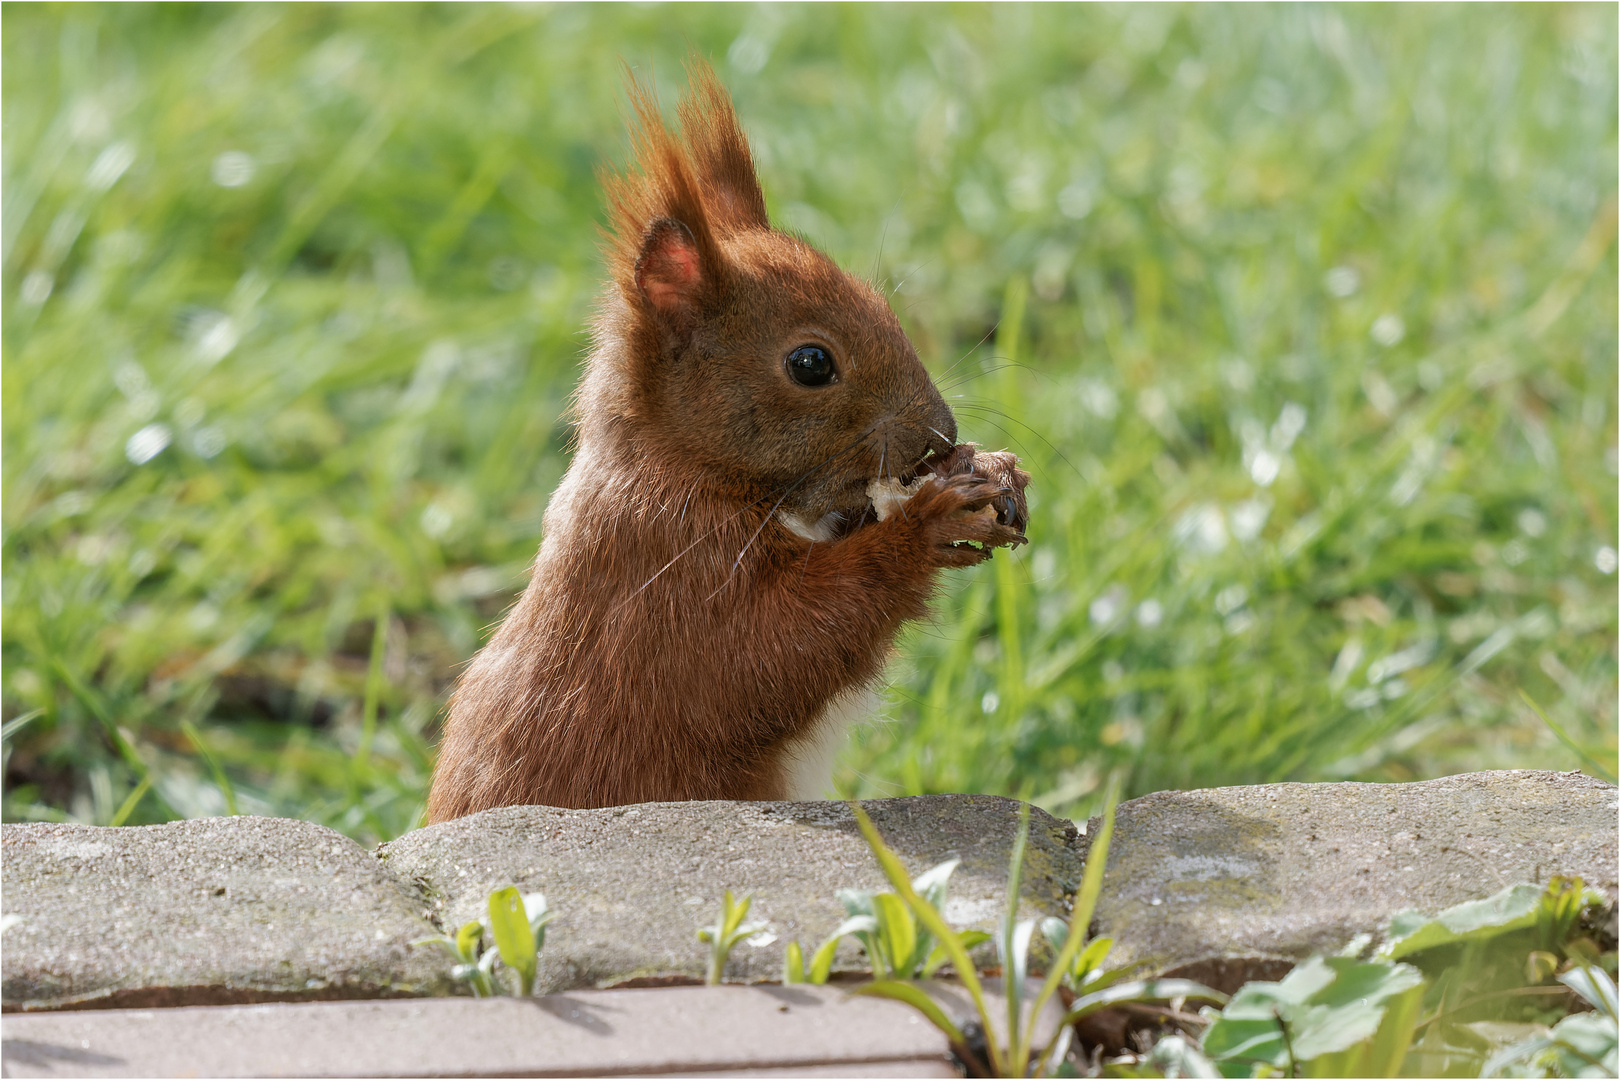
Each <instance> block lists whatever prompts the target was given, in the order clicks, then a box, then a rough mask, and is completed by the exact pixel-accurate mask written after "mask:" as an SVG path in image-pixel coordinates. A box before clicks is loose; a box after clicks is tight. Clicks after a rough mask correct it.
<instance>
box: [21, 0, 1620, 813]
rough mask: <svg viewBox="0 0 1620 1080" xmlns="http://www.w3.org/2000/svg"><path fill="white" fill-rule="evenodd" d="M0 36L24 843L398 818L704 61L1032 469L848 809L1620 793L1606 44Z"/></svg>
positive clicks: (450, 30)
mask: <svg viewBox="0 0 1620 1080" xmlns="http://www.w3.org/2000/svg"><path fill="white" fill-rule="evenodd" d="M3 19H4V71H3V80H4V83H3V87H4V95H3V96H4V103H3V110H4V113H3V115H4V218H3V229H4V249H3V257H4V289H3V304H4V311H3V317H4V322H3V335H4V337H3V344H4V378H3V420H4V432H3V441H4V462H3V475H4V569H3V573H4V603H5V619H4V630H3V639H0V648H3V655H0V660H3V682H0V689H3V708H4V717H5V721H6V724H5V739H4V746H5V751H4V752H5V792H4V808H3V814H4V819H5V820H7V821H20V820H35V819H44V820H78V821H85V822H93V823H98V824H107V823H115V822H130V823H141V822H152V821H160V820H165V819H168V818H172V817H176V816H193V815H206V814H219V813H227V812H236V811H240V812H256V813H274V814H284V815H291V816H298V817H305V818H309V819H312V820H316V821H321V822H324V823H327V824H330V825H332V826H334V827H336V828H339V829H342V830H344V831H346V832H348V833H350V834H352V835H354V836H356V837H358V838H360V839H363V840H376V839H381V838H388V837H392V836H394V835H397V834H398V833H400V832H402V831H404V830H405V829H407V828H409V827H411V826H412V825H413V823H414V822H415V821H416V820H417V817H418V815H419V813H420V811H421V806H422V802H423V797H424V793H425V785H426V781H427V777H428V774H429V771H430V768H431V761H432V755H433V744H434V740H435V738H436V725H437V721H438V716H439V711H440V709H441V707H442V705H443V702H444V700H445V696H446V693H447V691H448V688H449V686H450V683H451V680H452V679H453V676H454V672H455V670H456V668H457V665H458V664H460V663H461V662H463V661H465V660H466V659H467V657H469V656H470V655H471V654H472V652H473V651H474V650H475V649H476V648H477V647H478V645H479V643H480V641H481V640H482V639H483V637H484V636H485V635H486V634H487V633H488V632H489V629H490V626H491V624H492V623H493V622H494V621H495V620H496V619H497V618H498V617H499V615H500V614H501V612H502V611H503V610H504V609H505V607H506V606H507V605H508V604H509V603H510V601H511V600H512V598H513V597H514V595H515V593H516V591H517V590H519V589H520V588H521V585H522V583H523V580H524V571H525V565H526V564H527V562H528V560H529V559H530V558H532V556H533V553H534V549H535V547H536V544H537V542H538V540H539V523H540V515H541V512H542V511H543V509H544V507H545V504H546V500H547V497H548V495H549V493H550V491H551V489H552V487H553V486H554V485H555V483H556V482H557V480H558V478H559V477H560V476H561V474H562V471H563V469H564V468H565V466H566V462H567V453H568V429H567V426H566V424H565V423H564V421H563V420H562V419H561V418H560V417H561V413H562V410H563V408H564V405H565V402H566V399H567V395H568V393H569V391H570V388H571V386H572V384H573V381H574V379H575V377H576V374H577V372H578V366H579V362H580V360H581V358H582V355H583V350H584V346H585V335H584V332H583V327H584V324H585V321H586V319H587V318H588V316H589V312H590V309H591V304H592V302H593V297H594V295H595V293H596V290H597V289H598V281H599V264H598V259H597V255H596V248H595V244H596V231H595V230H596V228H597V224H598V222H599V221H601V220H602V212H601V205H600V199H599V193H598V190H597V184H596V181H595V179H594V175H593V172H594V170H595V169H597V168H598V167H600V166H602V165H603V164H604V163H609V162H614V161H618V160H622V157H623V154H624V152H625V145H626V140H625V137H624V134H623V128H622V122H621V118H620V110H621V103H622V100H623V97H622V89H621V85H622V84H621V76H620V69H619V64H620V59H621V58H623V59H624V60H625V61H627V62H629V63H630V64H631V65H633V66H634V67H635V68H636V69H637V70H638V71H641V72H643V73H647V72H652V73H654V74H655V76H656V81H657V83H658V85H659V86H660V87H661V89H662V96H663V99H664V101H665V104H666V106H672V105H673V102H674V99H675V97H676V93H677V90H678V87H679V85H680V82H681V67H680V60H681V57H682V56H683V55H684V54H685V53H686V51H687V50H688V49H689V48H696V49H697V50H699V51H701V52H703V53H705V54H706V55H709V56H711V57H712V58H713V59H714V61H715V63H716V66H717V68H718V69H719V71H720V73H721V76H722V78H723V79H724V80H725V81H726V82H727V84H728V85H729V86H730V87H731V89H732V91H733V93H734V95H735V97H736V100H737V104H738V108H739V110H740V112H741V114H742V117H743V119H744V122H745V124H746V126H747V127H748V129H749V131H750V134H751V136H752V138H753V140H754V146H755V149H756V152H757V156H758V161H759V166H760V171H761V173H762V176H763V180H764V185H765V189H766V193H767V197H768V199H769V202H770V207H771V211H772V214H773V216H774V218H775V219H776V220H778V221H779V222H782V223H785V224H787V225H789V226H791V227H793V228H795V229H798V230H800V231H802V232H803V233H804V234H805V235H807V236H808V237H809V238H811V239H812V240H813V241H815V242H816V243H818V244H820V245H822V246H823V247H825V248H826V249H827V250H828V251H829V252H830V253H831V254H833V255H834V257H836V258H837V259H839V260H840V261H841V262H842V263H844V264H845V265H846V266H849V267H851V268H853V269H855V270H857V271H858V272H861V273H868V272H870V273H873V274H874V275H875V276H876V277H878V278H880V279H881V280H882V281H884V282H885V283H886V284H887V287H889V288H890V289H891V290H892V291H893V302H894V304H895V307H896V309H897V310H898V311H899V312H900V313H901V317H902V319H903V321H904V322H905V323H906V325H907V328H908V330H909V331H910V332H911V333H912V334H913V336H914V339H915V341H916V342H917V345H918V349H919V352H920V353H921V354H922V355H923V357H924V358H925V360H926V361H927V362H928V363H929V364H930V365H931V366H933V368H934V370H935V371H936V372H943V371H945V370H946V369H947V368H948V367H950V366H951V365H952V364H953V363H956V362H957V361H959V360H961V361H962V364H961V366H960V367H958V368H956V369H955V373H954V374H953V376H952V377H951V378H950V379H949V380H948V383H947V385H948V386H949V390H948V394H949V395H951V396H952V397H953V399H954V400H955V402H956V404H957V406H958V408H959V410H960V418H961V420H962V427H963V431H964V434H965V436H966V437H970V438H974V439H976V440H978V441H980V442H982V443H986V444H989V445H991V446H994V447H997V448H999V447H1002V446H1010V447H1012V448H1014V449H1016V450H1017V451H1018V452H1019V453H1020V454H1022V455H1023V456H1024V457H1025V458H1026V461H1027V462H1028V464H1029V466H1030V468H1031V469H1032V471H1033V472H1034V475H1035V485H1034V486H1033V487H1032V488H1031V508H1032V514H1033V519H1034V520H1033V523H1032V526H1031V539H1032V541H1033V543H1032V544H1031V545H1030V546H1029V547H1027V548H1024V549H1021V550H1020V552H1019V553H1018V554H1017V555H1016V556H1014V557H1011V558H1009V557H1008V556H1007V555H1006V554H998V555H997V557H996V558H995V559H994V560H993V561H992V562H991V563H990V564H987V565H985V566H983V567H980V568H977V569H976V570H975V571H973V572H969V573H961V574H956V575H952V576H951V577H950V578H949V580H948V582H947V584H946V586H945V588H944V590H943V595H942V597H941V600H940V603H939V605H938V613H939V615H938V619H937V620H936V621H935V622H933V623H931V624H928V625H922V626H918V627H917V628H915V629H914V630H913V631H912V632H910V633H909V634H908V635H907V636H906V637H905V638H904V639H903V641H902V643H901V648H900V650H899V655H898V657H897V660H896V662H895V664H894V666H893V668H892V672H891V676H892V680H891V681H892V687H891V691H890V693H889V696H888V703H887V706H886V709H885V719H884V720H883V721H881V722H878V723H876V724H874V725H872V726H870V727H868V728H866V729H864V730H863V731H862V732H861V733H860V734H859V736H858V737H857V739H856V740H855V741H854V742H853V743H852V745H851V747H850V749H849V750H848V752H847V753H846V754H845V756H844V758H843V760H842V763H841V766H840V770H839V774H838V783H839V785H840V790H841V792H842V793H843V794H846V795H861V796H869V795H887V794H903V793H913V792H924V791H987V792H1003V793H1013V794H1018V793H1022V794H1024V795H1026V796H1030V797H1033V798H1035V799H1036V800H1037V801H1039V802H1040V803H1041V804H1042V805H1044V806H1046V807H1048V808H1049V809H1052V810H1054V811H1056V812H1059V813H1068V814H1080V813H1085V812H1086V811H1087V810H1088V809H1089V807H1090V804H1091V801H1092V800H1093V799H1094V798H1095V797H1096V793H1097V792H1098V790H1099V785H1100V783H1101V781H1102V780H1104V779H1105V778H1106V777H1107V776H1109V775H1110V774H1112V773H1115V772H1119V773H1122V774H1123V776H1124V779H1125V782H1126V786H1127V789H1128V792H1129V793H1130V794H1140V793H1143V792H1147V791H1151V790H1156V789H1161V788H1168V787H1196V786H1210V785H1217V784H1231V783H1253V782H1266V781H1280V780H1337V779H1363V780H1410V779H1418V778H1423V777H1429V776H1435V775H1442V774H1446V773H1451V772H1457V771H1462V770H1469V769H1478V768H1502V767H1535V768H1560V769H1568V768H1583V769H1586V770H1587V771H1589V772H1594V773H1596V774H1599V775H1602V774H1605V773H1606V774H1607V775H1609V776H1610V777H1611V778H1612V776H1613V774H1614V770H1615V767H1616V752H1617V745H1616V744H1617V740H1616V716H1615V711H1616V618H1617V605H1616V587H1615V577H1614V573H1615V562H1616V555H1615V513H1616V449H1615V446H1616V419H1615V405H1616V347H1617V342H1616V319H1617V316H1616V286H1617V281H1616V263H1615V252H1614V247H1613V243H1612V241H1613V240H1614V234H1615V187H1616V153H1617V142H1616V107H1615V102H1616V62H1617V61H1616V27H1615V19H1614V9H1613V7H1612V6H1605V5H1593V6H1578V5H1572V6H1557V7H1552V6H1514V7H1499V6H1488V7H1486V6H1446V7H1430V6H1418V5H1400V6H1394V7H1356V8H1335V7H1316V6H1313V7H1302V6H1289V7H1255V6H1243V7H1220V6H1196V7H1185V8H1183V7H1171V6H1157V5H1155V6H1134V7H1103V6H1089V5H1088V6H1076V7H1067V6H1041V7H1026V6H1017V5H1005V6H995V7H980V6H953V7H921V6H892V7H891V6H870V7H854V6H849V7H845V6H838V7H832V6H817V7H813V8H807V7H795V6H761V7H746V6H713V7H710V6H695V5H694V6H687V5H681V6H671V7H657V6H632V5H613V6H600V7H598V6H586V5H579V6H480V5H444V6H433V7H424V6H394V5H389V6H370V5H341V6H340V5H298V6H234V5H232V6H218V7H213V6H210V7H188V6H176V5H162V6H123V5H116V6H94V5H85V6H79V5H74V6H44V7H41V6H19V5H9V6H6V7H5V8H4V14H3ZM964 358H965V359H964ZM964 373H965V374H964ZM1523 695H1528V696H1529V697H1530V698H1531V699H1533V700H1534V701H1535V702H1536V703H1538V704H1539V705H1540V706H1541V707H1542V708H1543V709H1544V710H1545V713H1546V719H1545V720H1543V719H1541V718H1539V717H1538V716H1537V715H1536V713H1535V712H1534V711H1533V709H1532V708H1531V706H1530V705H1529V704H1528V703H1527V701H1526V700H1525V697H1524V696H1523Z"/></svg>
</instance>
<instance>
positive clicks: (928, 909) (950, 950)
mask: <svg viewBox="0 0 1620 1080" xmlns="http://www.w3.org/2000/svg"><path fill="white" fill-rule="evenodd" d="M849 807H850V809H851V810H852V811H854V813H855V824H856V825H857V826H859V828H860V830H861V835H862V836H864V837H866V842H867V844H868V845H869V846H870V847H871V849H872V854H873V855H874V856H875V857H876V858H877V861H878V866H880V867H881V868H882V870H883V876H884V877H886V878H888V879H889V884H890V885H892V886H894V891H895V892H897V893H899V894H900V896H901V898H902V899H903V900H905V902H906V903H907V904H908V905H910V907H911V910H912V913H913V914H915V915H916V916H917V921H918V922H920V923H922V924H923V925H924V926H926V927H927V928H928V929H929V930H930V931H931V932H932V933H933V935H934V936H935V937H936V938H938V939H939V942H940V944H941V945H943V946H944V947H945V952H946V954H947V955H948V956H950V958H951V964H952V965H953V966H954V967H955V968H956V977H957V978H959V979H961V980H962V987H963V989H965V990H966V991H967V992H968V996H969V997H971V998H972V999H973V1005H974V1007H975V1008H976V1009H978V1012H979V1020H980V1022H981V1023H982V1024H983V1025H984V1045H985V1053H986V1054H987V1055H988V1056H989V1058H990V1063H991V1067H992V1068H996V1067H998V1066H1000V1065H1002V1064H1003V1061H1002V1057H1001V1051H1000V1045H999V1044H998V1042H997V1040H996V1033H995V1029H994V1027H993V1026H992V1025H991V1023H990V1013H989V1011H988V1009H987V1007H986V1006H985V1001H984V987H983V986H982V985H981V984H980V983H979V972H978V969H976V968H975V967H974V966H973V960H972V958H971V957H970V956H968V952H967V950H966V949H965V948H963V947H962V940H961V938H959V937H958V936H957V934H956V931H954V930H952V929H951V927H950V924H948V923H947V922H946V921H945V919H944V917H943V916H941V915H940V913H939V912H938V911H937V910H936V909H935V908H934V905H932V904H930V903H929V902H928V901H926V900H924V899H923V898H922V897H920V896H918V895H917V891H916V890H915V889H913V888H912V887H911V877H910V875H908V874H907V873H906V868H905V866H904V864H902V863H901V862H900V858H899V856H897V855H895V853H894V852H893V851H891V850H889V846H888V845H887V844H885V843H884V842H883V837H882V836H881V835H880V834H879V833H878V831H877V826H876V825H873V824H872V819H871V818H869V817H867V816H866V811H865V810H864V809H863V808H862V807H861V804H860V803H858V802H851V803H850V804H849Z"/></svg>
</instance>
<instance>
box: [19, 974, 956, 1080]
mask: <svg viewBox="0 0 1620 1080" xmlns="http://www.w3.org/2000/svg"><path fill="white" fill-rule="evenodd" d="M3 1058H4V1072H5V1075H6V1076H13V1077H30V1076H32V1077H40V1076H85V1077H101V1076H240V1077H270V1076H378V1077H416V1076H542V1077H545V1076H631V1075H680V1074H682V1073H687V1074H695V1075H714V1074H717V1073H718V1074H724V1075H736V1076H788V1075H794V1076H816V1075H829V1076H856V1075H858V1076H959V1075H961V1074H960V1072H959V1070H958V1069H957V1068H956V1066H955V1064H954V1062H953V1059H952V1057H951V1054H950V1048H949V1046H947V1045H946V1041H945V1038H944V1036H943V1035H941V1034H940V1033H939V1032H938V1031H937V1030H935V1029H934V1028H933V1027H932V1026H931V1025H930V1024H928V1023H927V1021H925V1020H923V1019H922V1017H921V1016H919V1015H918V1014H917V1013H916V1012H915V1011H913V1010H912V1009H910V1008H907V1007H906V1006H904V1005H901V1004H899V1003H898V1002H893V1001H884V1000H880V999H876V998H854V999H850V998H848V997H847V994H846V992H845V991H843V990H840V989H837V988H833V987H825V986H719V987H676V988H672V989H664V990H602V991H589V992H581V993H574V994H554V995H551V996H548V997H541V998H529V999H526V1000H519V999H513V998H493V999H486V1000H472V999H468V998H438V999H427V1000H419V1001H370V1002H334V1003H330V1004H283V1005H251V1006H225V1007H205V1008H183V1009H150V1010H109V1011H101V1012H66V1013H55V1014H44V1015H31V1016H12V1017H8V1018H7V1019H6V1022H5V1035H4V1045H3Z"/></svg>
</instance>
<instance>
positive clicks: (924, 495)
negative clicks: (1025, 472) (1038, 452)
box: [905, 455, 1029, 566]
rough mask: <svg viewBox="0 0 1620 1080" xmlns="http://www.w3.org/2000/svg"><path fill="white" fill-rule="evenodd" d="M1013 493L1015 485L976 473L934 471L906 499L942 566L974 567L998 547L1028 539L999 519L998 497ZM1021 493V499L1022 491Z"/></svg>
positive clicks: (910, 515)
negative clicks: (942, 473) (909, 497)
mask: <svg viewBox="0 0 1620 1080" xmlns="http://www.w3.org/2000/svg"><path fill="white" fill-rule="evenodd" d="M1009 456H1010V455H1009ZM1026 482H1027V481H1026ZM1013 494H1014V489H1013V488H1011V487H1008V486H1007V485H1004V484H1001V483H998V482H997V481H995V480H991V479H986V478H985V477H982V476H979V475H977V474H976V473H972V472H964V473H958V474H956V475H954V476H943V477H942V476H939V475H934V476H931V477H929V478H928V481H927V482H926V483H924V484H923V485H922V488H921V489H920V490H918V492H917V494H915V495H913V496H912V497H911V499H910V501H909V502H907V504H906V508H905V513H906V517H907V518H909V519H911V520H913V521H915V522H916V525H917V528H918V529H920V530H921V532H922V534H923V537H924V538H925V540H926V541H927V543H928V550H929V552H930V554H931V555H932V556H933V558H934V559H935V561H936V562H937V563H938V564H939V565H940V566H973V565H975V564H977V563H981V562H983V561H984V560H986V559H988V558H989V557H990V553H991V551H993V550H994V549H996V548H998V547H1014V546H1016V545H1018V544H1024V543H1028V542H1029V541H1028V540H1027V539H1026V538H1025V537H1024V534H1023V533H1022V532H1020V531H1019V530H1018V529H1016V528H1013V527H1012V526H1011V525H1007V524H1003V523H1002V522H1001V521H1000V520H999V514H1000V511H999V509H998V506H997V503H998V501H1005V500H1007V499H1008V498H1009V497H1011V496H1012V495H1013ZM1018 495H1019V497H1020V499H1019V501H1020V502H1021V501H1022V491H1021V490H1020V491H1018Z"/></svg>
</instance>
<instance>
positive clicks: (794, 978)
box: [782, 939, 807, 986]
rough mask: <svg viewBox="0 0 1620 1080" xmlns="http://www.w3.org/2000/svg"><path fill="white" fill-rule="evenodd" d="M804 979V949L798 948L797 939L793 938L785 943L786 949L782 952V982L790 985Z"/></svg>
mask: <svg viewBox="0 0 1620 1080" xmlns="http://www.w3.org/2000/svg"><path fill="white" fill-rule="evenodd" d="M806 981H807V980H806V979H805V973H804V950H803V949H801V948H799V942H798V939H794V940H793V941H790V942H788V943H787V949H786V950H785V951H784V952H783V954H782V983H783V985H786V986H792V985H794V984H796V983H803V982H806Z"/></svg>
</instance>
